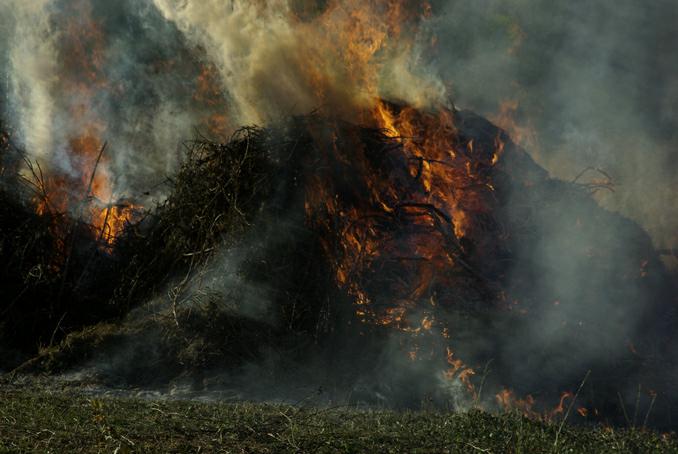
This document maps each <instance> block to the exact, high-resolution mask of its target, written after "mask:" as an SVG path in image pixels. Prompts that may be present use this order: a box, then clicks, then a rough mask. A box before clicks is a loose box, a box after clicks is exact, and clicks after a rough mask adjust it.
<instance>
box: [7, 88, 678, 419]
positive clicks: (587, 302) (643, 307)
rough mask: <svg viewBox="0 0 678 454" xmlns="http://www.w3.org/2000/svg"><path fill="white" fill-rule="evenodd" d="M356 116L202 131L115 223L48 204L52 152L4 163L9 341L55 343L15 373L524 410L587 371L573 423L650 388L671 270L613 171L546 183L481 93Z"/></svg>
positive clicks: (569, 387)
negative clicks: (624, 202) (477, 98)
mask: <svg viewBox="0 0 678 454" xmlns="http://www.w3.org/2000/svg"><path fill="white" fill-rule="evenodd" d="M362 115H363V116H362V118H361V119H360V120H359V121H358V122H356V123H350V122H346V121H344V120H340V119H337V118H334V117H332V116H330V115H324V114H321V113H316V114H312V115H308V116H301V117H295V118H293V119H291V120H290V121H289V122H288V123H286V124H284V125H279V126H276V127H270V128H258V127H249V128H244V129H241V130H239V131H238V132H236V133H235V134H234V135H233V137H232V138H231V139H230V141H228V142H227V143H224V144H219V143H214V142H210V141H207V140H204V139H200V140H197V141H194V142H190V143H188V144H187V150H188V152H187V156H186V158H185V160H184V163H183V165H182V167H181V170H180V171H179V172H178V174H177V175H176V177H174V178H172V179H171V180H170V182H169V184H170V188H171V190H170V195H169V196H168V198H167V199H166V201H165V202H163V203H162V204H160V205H159V206H157V207H155V208H153V209H150V210H141V209H135V210H132V208H130V207H131V206H132V205H126V208H125V209H128V210H129V211H127V213H128V215H127V218H126V219H125V220H124V222H122V224H121V227H120V229H119V230H118V231H117V232H116V233H115V235H113V234H111V233H110V229H108V228H107V227H106V226H107V225H108V223H107V221H106V220H107V219H108V217H109V216H110V215H111V214H109V213H107V214H104V220H105V221H104V222H103V223H96V222H92V223H89V224H88V223H83V222H82V221H78V220H76V218H73V217H72V216H69V215H68V214H66V213H61V212H59V211H55V210H45V209H44V208H42V207H44V206H45V204H46V201H47V200H48V199H49V193H47V192H46V191H44V186H43V185H41V183H40V182H41V181H42V178H43V177H42V175H41V174H40V169H39V168H35V172H34V174H33V175H29V176H25V175H24V176H22V177H21V181H23V185H21V184H20V181H19V179H20V178H19V177H17V176H16V175H14V174H13V173H12V172H11V169H9V168H6V169H5V174H4V175H3V178H4V182H3V183H4V186H3V192H2V197H3V198H5V199H7V200H8V202H9V203H7V204H3V208H2V212H1V213H0V216H2V217H1V218H0V227H1V228H2V249H1V254H2V263H3V268H2V275H1V276H0V279H1V282H2V284H1V285H2V289H3V292H4V294H5V295H6V296H5V297H4V298H3V300H2V306H1V307H0V311H1V312H0V313H1V314H2V318H1V321H0V322H1V323H2V325H1V327H2V336H3V337H2V341H3V345H5V347H6V349H7V348H8V347H12V351H23V353H24V355H26V354H30V353H34V352H31V348H34V346H35V345H36V343H39V344H40V345H41V346H43V347H48V348H43V350H42V352H41V354H40V355H38V356H37V357H36V358H34V359H32V360H30V361H28V362H26V363H24V364H23V365H22V366H21V367H20V368H19V369H18V371H23V372H35V371H49V372H53V373H55V372H68V371H73V370H83V368H84V370H87V371H89V372H91V373H92V374H93V375H91V376H90V378H93V379H95V380H97V382H103V383H105V384H109V385H116V386H120V385H137V386H138V385H142V386H166V385H167V383H174V385H175V386H179V385H180V384H184V385H186V386H188V387H189V388H190V389H192V390H194V391H198V392H205V391H209V390H224V389H228V390H236V391H235V392H237V393H240V394H239V395H241V396H244V397H248V398H279V397H280V396H281V395H289V396H295V397H299V396H302V397H303V396H307V395H308V394H304V393H308V392H309V389H318V387H319V386H320V387H321V388H320V389H321V394H323V393H324V396H325V397H323V398H324V399H327V400H341V399H348V400H350V401H355V402H368V403H373V404H387V405H395V406H403V407H410V408H411V407H420V406H421V405H422V404H423V403H429V404H431V405H435V406H445V407H449V406H452V407H455V408H464V407H469V406H471V405H484V406H486V407H488V406H489V407H491V406H495V405H499V406H500V407H505V408H519V409H521V410H522V411H524V412H525V413H528V414H535V415H536V414H542V415H543V414H558V413H559V412H563V410H564V407H567V405H568V403H569V402H571V399H572V397H573V395H572V394H571V392H574V391H576V390H577V387H578V386H579V385H580V384H581V382H582V379H583V378H584V377H586V379H585V381H586V383H585V384H586V388H585V390H586V391H585V394H586V395H580V396H578V401H577V406H578V408H579V409H580V411H579V413H578V414H579V415H580V417H581V418H582V419H585V418H586V417H589V415H590V417H591V418H594V417H596V416H595V415H601V417H603V416H604V417H605V418H609V419H610V420H613V421H614V420H617V421H620V420H619V418H621V417H622V415H623V414H624V413H622V412H619V409H620V404H621V405H622V406H623V405H624V401H625V399H627V397H626V396H627V394H628V392H629V390H631V389H633V396H634V398H635V395H636V394H635V391H638V393H637V395H638V399H637V402H636V403H637V404H638V403H640V404H642V405H643V406H645V408H647V407H648V406H650V405H655V398H656V396H657V394H656V393H662V392H666V391H667V390H668V389H670V383H669V382H667V380H666V378H665V377H667V376H669V374H661V373H658V372H657V370H658V368H657V367H655V366H654V365H656V364H657V363H660V362H661V363H662V364H665V365H666V366H665V367H667V368H669V367H671V366H669V363H667V362H666V357H667V355H668V354H669V349H668V344H667V342H668V340H669V339H670V336H671V329H672V314H671V312H670V308H669V307H668V302H669V297H670V295H672V294H675V293H672V292H673V291H674V289H673V287H672V285H673V284H672V283H671V280H670V279H669V276H668V275H667V273H666V271H665V270H664V268H663V266H662V264H661V262H660V260H659V257H658V256H657V254H656V252H655V251H654V250H653V247H652V243H651V241H650V238H649V237H648V236H647V234H646V233H645V232H644V231H643V230H642V229H641V228H640V227H639V226H638V225H636V224H635V223H633V222H631V221H629V220H628V219H625V218H623V217H621V216H620V215H617V214H614V213H611V212H608V211H605V210H603V209H601V208H599V207H598V205H597V204H596V203H595V201H594V200H593V199H592V198H591V192H592V191H596V190H599V189H601V188H604V187H606V184H605V182H600V181H595V180H587V181H588V182H584V181H583V179H581V178H579V179H577V180H576V181H573V182H563V181H558V180H553V179H551V178H549V176H548V174H547V173H546V172H545V171H544V170H543V169H541V168H540V167H539V166H538V165H536V164H535V163H534V162H533V161H532V160H531V158H530V157H529V156H528V155H527V154H526V153H525V151H523V150H522V149H521V148H519V147H517V146H516V145H515V144H514V143H513V142H512V141H511V139H510V138H509V137H508V135H507V134H506V133H505V132H504V131H502V130H500V129H499V128H497V127H495V126H494V125H492V124H491V123H489V122H488V121H487V120H485V119H483V118H481V117H479V116H477V115H475V114H473V113H471V112H468V111H458V110H455V109H447V108H443V107H440V108H438V109H436V110H432V109H431V110H426V109H414V108H412V107H409V106H407V105H403V104H398V103H389V102H385V101H380V102H378V104H377V106H376V107H375V108H374V109H372V110H368V111H365V112H363V114H362ZM91 175H92V176H91V178H90V181H91V180H94V179H95V177H94V176H93V175H95V170H94V171H93V173H92V174H91ZM27 187H28V188H29V189H30V190H32V192H30V191H28V190H27ZM18 188H22V189H21V191H22V193H23V197H16V196H15V195H14V194H11V192H10V191H16V190H19V189H18ZM85 188H86V190H85V192H84V193H83V200H86V199H87V198H88V197H91V194H90V192H91V191H90V188H87V186H85ZM17 200H24V202H21V203H20V202H17ZM108 211H109V212H110V211H111V209H110V208H108ZM107 229H108V230H107ZM601 232H605V234H604V235H601ZM573 282H574V284H572V283H573ZM149 301H150V302H149ZM69 333H70V334H69ZM7 351H9V350H7ZM601 358H605V360H604V361H601ZM9 364H11V362H9ZM587 371H590V372H589V373H587ZM255 378H256V379H255ZM300 383H303V384H304V385H300ZM639 383H642V386H644V388H642V390H641V388H636V387H637V386H638V384H639ZM302 388H303V389H302ZM649 390H652V393H649ZM495 395H496V396H495ZM641 397H642V399H641ZM662 399H664V402H663V403H662V405H664V406H666V405H668V406H669V407H670V397H668V396H664V397H662ZM669 407H667V408H662V409H655V410H654V411H655V412H656V414H659V413H661V417H662V418H663V417H665V415H666V414H669V413H670V409H669ZM554 408H555V409H554ZM662 412H663V413H662Z"/></svg>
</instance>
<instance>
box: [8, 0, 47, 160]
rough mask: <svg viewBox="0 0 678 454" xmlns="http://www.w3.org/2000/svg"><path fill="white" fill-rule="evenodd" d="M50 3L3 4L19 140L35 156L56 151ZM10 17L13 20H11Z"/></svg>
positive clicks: (41, 0) (43, 156) (44, 156)
mask: <svg viewBox="0 0 678 454" xmlns="http://www.w3.org/2000/svg"><path fill="white" fill-rule="evenodd" d="M50 3H51V2H50V0H36V1H31V2H25V1H21V0H8V1H6V2H3V3H2V4H0V15H2V16H4V17H5V18H6V20H7V26H8V30H6V32H5V39H6V41H5V43H4V46H6V47H7V49H4V50H5V52H6V54H7V60H8V61H7V63H8V70H7V74H6V77H7V81H8V84H7V85H8V90H9V93H8V97H9V99H10V100H11V103H10V105H9V106H8V107H9V109H10V110H11V111H12V114H13V116H14V117H15V118H16V119H17V122H16V123H17V127H18V132H19V138H23V145H24V146H25V147H26V148H27V149H30V150H31V154H32V155H33V156H34V157H38V158H41V159H43V160H44V159H47V157H48V155H49V154H50V152H51V151H52V146H53V141H54V135H53V124H54V120H55V105H54V104H55V102H54V95H53V92H54V84H55V81H56V74H57V61H56V45H55V42H54V31H53V30H52V28H51V25H50V22H49V17H50V13H49V5H50ZM7 18H9V19H7Z"/></svg>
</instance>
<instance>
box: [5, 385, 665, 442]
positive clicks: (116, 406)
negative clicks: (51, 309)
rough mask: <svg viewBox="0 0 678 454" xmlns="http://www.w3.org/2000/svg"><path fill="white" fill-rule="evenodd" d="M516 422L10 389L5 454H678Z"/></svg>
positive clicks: (620, 435) (617, 434) (598, 432)
mask: <svg viewBox="0 0 678 454" xmlns="http://www.w3.org/2000/svg"><path fill="white" fill-rule="evenodd" d="M559 426H560V424H559V423H557V422H556V423H542V422H537V421H532V420H529V419H526V418H524V417H522V416H519V415H516V414H503V415H492V414H489V413H484V412H480V411H471V412H468V413H436V412H393V411H363V410H357V409H349V408H300V407H294V406H288V405H273V404H252V403H237V404H234V403H219V402H211V403H205V402H197V401H179V400H148V399H136V398H119V397H102V396H97V397H91V396H87V395H86V394H83V393H82V392H77V391H74V390H54V389H52V390H50V389H49V388H44V387H39V386H27V387H23V388H19V387H16V386H4V387H3V386H0V452H56V453H61V452H64V453H74V452H108V453H111V452H118V453H124V452H182V453H184V452H232V453H250V452H262V453H278V452H321V453H322V452H340V453H354V452H356V453H357V452H367V453H382V452H384V453H391V452H408V453H447V452H450V453H452V452H479V453H480V452H486V453H503V452H516V453H518V452H523V453H534V452H587V453H591V452H643V453H645V452H678V439H677V438H676V437H675V436H674V435H666V434H665V435H662V434H658V433H655V432H650V431H640V430H612V429H610V428H575V427H571V426H568V425H565V426H563V428H562V431H561V432H560V434H559V437H558V444H557V445H555V446H554V442H555V440H556V434H557V433H558V430H559Z"/></svg>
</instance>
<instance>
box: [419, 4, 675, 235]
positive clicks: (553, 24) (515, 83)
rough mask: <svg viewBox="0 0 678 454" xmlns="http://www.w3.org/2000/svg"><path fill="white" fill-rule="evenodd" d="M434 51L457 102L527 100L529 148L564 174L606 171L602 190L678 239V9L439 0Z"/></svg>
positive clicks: (523, 106) (481, 104) (522, 113)
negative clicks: (607, 188)
mask: <svg viewBox="0 0 678 454" xmlns="http://www.w3.org/2000/svg"><path fill="white" fill-rule="evenodd" d="M434 7H435V10H436V15H435V18H434V19H433V20H432V23H433V25H432V29H433V30H432V31H433V33H434V34H436V35H437V37H438V48H437V51H436V53H435V55H434V56H433V58H434V59H435V61H436V66H437V68H438V71H439V74H440V75H441V77H442V78H444V79H445V80H449V81H450V82H451V85H452V87H453V88H452V92H453V93H452V95H453V97H454V100H455V102H456V103H457V105H459V106H462V107H466V108H470V109H473V110H476V111H478V112H479V113H482V114H485V115H488V116H490V117H496V116H497V114H498V113H499V112H500V111H501V103H502V102H505V101H515V102H518V104H519V107H518V108H517V111H516V112H515V116H514V117H515V121H516V122H517V123H518V124H520V125H522V126H529V127H531V128H533V130H534V132H535V134H536V136H537V137H536V140H534V138H533V140H531V141H528V142H529V143H528V145H530V147H529V148H530V150H529V151H530V152H531V154H532V155H533V156H534V157H536V159H537V160H538V162H539V163H540V164H542V165H544V166H545V167H546V168H547V169H548V170H549V171H550V172H551V173H552V174H553V175H554V176H556V177H560V178H564V179H567V180H569V179H572V178H574V177H575V176H576V175H577V174H578V173H579V172H580V171H581V170H583V169H584V168H586V167H588V166H593V167H600V168H602V169H604V170H606V171H607V172H608V173H610V174H611V176H612V177H613V179H614V181H615V183H616V184H617V191H616V192H615V193H614V194H611V193H604V194H600V195H601V197H600V201H601V202H602V203H603V204H604V205H605V206H607V207H610V208H611V209H614V210H619V211H621V212H622V213H625V214H627V215H630V216H631V217H633V218H634V219H635V220H636V221H638V222H640V223H641V225H643V226H644V227H646V228H647V229H648V230H649V231H650V233H651V234H652V235H653V239H654V241H655V243H656V244H657V245H658V246H662V247H667V246H669V247H671V246H675V245H676V244H677V242H678V238H677V237H676V234H675V232H676V224H677V223H678V210H677V209H676V203H675V195H674V194H675V192H674V191H675V189H674V188H675V187H676V183H678V181H677V176H676V175H677V173H678V172H677V170H678V168H677V167H676V164H675V158H674V156H675V152H676V148H677V147H678V137H677V136H676V132H675V131H676V130H678V128H677V127H678V114H677V111H676V106H677V105H678V82H677V81H676V79H675V77H674V75H675V74H676V72H677V71H678V60H677V59H676V58H675V54H676V49H677V46H678V44H676V43H678V31H677V29H676V26H675V24H676V23H677V21H678V5H677V4H676V2H674V1H670V0H668V1H667V0H660V1H653V2H636V1H632V0H623V1H619V2H594V3H592V2H586V1H568V2H552V1H513V0H511V1H507V0H480V1H465V0H450V1H439V2H436V4H435V5H434Z"/></svg>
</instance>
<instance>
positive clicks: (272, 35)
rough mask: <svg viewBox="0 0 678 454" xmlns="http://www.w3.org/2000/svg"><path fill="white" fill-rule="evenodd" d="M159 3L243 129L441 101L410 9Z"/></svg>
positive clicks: (171, 0) (372, 4)
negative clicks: (391, 104)
mask: <svg viewBox="0 0 678 454" xmlns="http://www.w3.org/2000/svg"><path fill="white" fill-rule="evenodd" d="M154 3H155V5H156V6H157V7H158V9H159V10H160V11H161V12H162V13H163V15H164V16H165V17H166V18H167V19H168V20H170V21H172V22H174V23H176V24H177V27H178V28H179V29H180V30H181V31H182V32H183V33H184V34H185V35H186V36H188V37H189V40H191V41H194V42H196V43H198V44H199V45H201V46H203V47H204V48H205V49H206V50H207V52H208V54H209V55H210V56H211V57H212V58H213V59H214V61H215V62H217V65H218V67H219V70H220V72H221V76H222V82H223V85H224V87H225V88H226V90H227V91H228V93H229V95H230V96H229V98H230V99H229V100H230V101H231V104H230V105H229V108H230V109H231V110H232V112H233V114H234V115H235V116H236V118H238V119H239V121H240V122H241V123H244V124H248V123H258V124H262V123H268V122H270V121H271V120H276V119H279V118H281V117H283V116H288V115H293V114H305V113H308V112H310V111H312V110H314V109H318V108H323V107H325V108H328V109H331V111H333V112H335V113H337V114H340V115H341V114H343V115H351V114H353V115H354V114H355V108H356V107H364V106H366V105H368V103H370V102H372V101H373V99H374V98H375V97H376V96H378V95H382V96H383V95H387V96H392V97H396V98H400V99H404V100H406V101H408V102H410V103H412V104H415V105H422V104H423V103H430V102H432V101H434V100H439V99H441V97H442V95H443V94H444V88H443V87H442V85H441V84H440V83H439V82H438V81H437V80H436V79H435V78H433V77H431V72H430V71H426V69H427V68H426V67H425V65H424V64H423V62H421V61H418V58H417V57H418V56H419V52H418V50H417V48H418V46H419V45H420V44H421V43H417V42H416V39H413V37H412V36H409V35H408V34H406V33H405V32H404V31H403V30H401V27H411V26H413V25H411V24H409V19H408V18H407V17H403V16H404V15H405V14H406V11H403V10H406V9H407V8H406V6H399V5H394V4H389V3H388V2H383V1H370V2H356V1H353V0H347V1H336V2H329V4H325V5H322V6H321V5H320V4H319V5H314V6H309V8H308V11H304V10H303V9H300V8H298V7H296V8H295V4H294V2H289V1H282V0H279V1H273V2H248V1H239V0H234V1H229V2H222V1H218V0H211V1H201V2H198V1H176V0H154ZM320 3H324V2H320ZM396 3H397V2H396ZM401 8H402V9H403V10H401ZM304 12H306V14H302V13H304ZM415 18H418V16H417V15H416V14H415ZM415 22H416V21H415ZM408 30H409V31H413V30H412V29H410V28H408ZM394 38H396V39H394Z"/></svg>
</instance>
